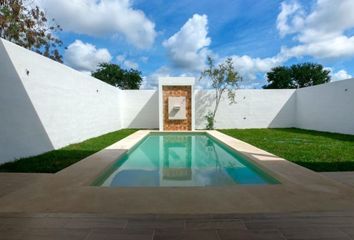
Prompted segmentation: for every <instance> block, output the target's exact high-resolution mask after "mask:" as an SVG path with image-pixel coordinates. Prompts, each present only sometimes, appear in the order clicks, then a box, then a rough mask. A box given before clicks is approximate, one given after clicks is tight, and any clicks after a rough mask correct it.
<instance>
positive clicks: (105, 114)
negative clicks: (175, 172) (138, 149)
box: [0, 39, 354, 164]
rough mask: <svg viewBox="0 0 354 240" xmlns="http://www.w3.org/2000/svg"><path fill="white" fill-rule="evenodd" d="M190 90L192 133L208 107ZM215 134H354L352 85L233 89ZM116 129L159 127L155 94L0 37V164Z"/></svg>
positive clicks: (209, 97) (206, 95)
mask: <svg viewBox="0 0 354 240" xmlns="http://www.w3.org/2000/svg"><path fill="white" fill-rule="evenodd" d="M214 94H215V92H214V91H212V90H195V91H194V95H195V113H194V115H195V128H196V129H203V128H205V125H206V120H205V115H206V114H207V113H208V112H209V111H212V109H213V104H214V101H213V97H214ZM215 127H216V128H224V129H225V128H286V127H297V128H304V129H313V130H319V131H328V132H339V133H346V134H354V79H349V80H344V81H338V82H333V83H329V84H323V85H318V86H314V87H309V88H302V89H298V90H260V89H259V90H237V91H236V103H235V104H232V105H230V104H229V102H228V99H227V96H226V97H225V99H222V101H221V103H220V106H219V109H218V112H217V115H216V125H215ZM122 128H148V129H158V128H159V97H158V91H157V90H124V91H122V90H118V89H117V88H115V87H112V86H110V85H108V84H106V83H104V82H102V81H99V80H97V79H95V78H92V77H90V76H88V75H85V74H83V73H80V72H78V71H75V70H74V69H72V68H69V67H67V66H65V65H63V64H60V63H57V62H54V61H52V60H50V59H48V58H45V57H43V56H41V55H39V54H36V53H34V52H31V51H29V50H26V49H24V48H21V47H19V46H17V45H15V44H12V43H10V42H8V41H5V40H2V39H0V164H1V163H4V162H8V161H12V160H15V159H18V158H21V157H27V156H33V155H37V154H40V153H43V152H47V151H50V150H53V149H58V148H61V147H64V146H66V145H69V144H71V143H77V142H81V141H83V140H86V139H88V138H92V137H95V136H99V135H102V134H105V133H108V132H112V131H116V130H119V129H122Z"/></svg>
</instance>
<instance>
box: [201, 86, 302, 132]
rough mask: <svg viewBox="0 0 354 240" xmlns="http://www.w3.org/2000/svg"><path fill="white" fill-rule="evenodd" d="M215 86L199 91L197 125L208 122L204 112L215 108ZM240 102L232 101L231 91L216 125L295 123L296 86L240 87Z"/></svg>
mask: <svg viewBox="0 0 354 240" xmlns="http://www.w3.org/2000/svg"><path fill="white" fill-rule="evenodd" d="M214 99H215V92H214V91H213V90H208V91H207V90H197V91H195V101H196V103H195V104H196V129H203V128H205V125H206V120H205V118H204V116H205V115H206V114H207V113H208V111H212V110H213V107H214V104H213V103H214V102H215V100H214ZM235 100H236V103H235V104H231V105H230V104H229V100H228V98H227V94H225V95H224V97H223V99H222V100H221V102H220V105H219V108H218V111H217V114H216V117H215V120H216V122H215V127H216V128H224V129H225V128H268V127H272V128H280V127H293V126H294V124H295V115H294V114H295V105H296V99H295V90H261V89H252V90H251V89H250V90H246V89H245V90H237V91H236V99H235Z"/></svg>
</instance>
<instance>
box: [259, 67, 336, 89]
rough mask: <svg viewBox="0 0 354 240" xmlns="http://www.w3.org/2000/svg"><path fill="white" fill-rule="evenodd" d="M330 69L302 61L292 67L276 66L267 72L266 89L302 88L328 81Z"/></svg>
mask: <svg viewBox="0 0 354 240" xmlns="http://www.w3.org/2000/svg"><path fill="white" fill-rule="evenodd" d="M329 73H330V71H329V70H326V69H324V68H323V66H322V65H321V64H315V63H302V64H294V65H292V66H290V67H286V66H281V67H275V68H273V69H272V70H271V71H270V72H268V73H267V81H268V85H265V86H263V88H266V89H282V88H302V87H309V86H314V85H318V84H322V83H327V82H329V81H330V80H331V77H330V76H329Z"/></svg>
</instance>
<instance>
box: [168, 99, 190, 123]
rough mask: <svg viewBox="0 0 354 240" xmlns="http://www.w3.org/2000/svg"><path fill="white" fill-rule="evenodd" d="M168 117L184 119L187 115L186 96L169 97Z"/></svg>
mask: <svg viewBox="0 0 354 240" xmlns="http://www.w3.org/2000/svg"><path fill="white" fill-rule="evenodd" d="M168 119H170V120H184V119H187V117H186V97H168Z"/></svg>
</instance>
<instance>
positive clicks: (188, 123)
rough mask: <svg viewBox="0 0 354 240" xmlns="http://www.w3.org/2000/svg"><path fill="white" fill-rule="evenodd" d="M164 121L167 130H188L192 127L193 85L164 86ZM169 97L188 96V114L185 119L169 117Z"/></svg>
mask: <svg viewBox="0 0 354 240" xmlns="http://www.w3.org/2000/svg"><path fill="white" fill-rule="evenodd" d="M162 91H163V122H164V124H163V125H164V130H166V131H186V130H191V129H192V102H191V101H192V90H191V86H163V87H162ZM168 97H186V116H187V118H186V119H184V120H170V119H169V118H168V115H169V114H168Z"/></svg>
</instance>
